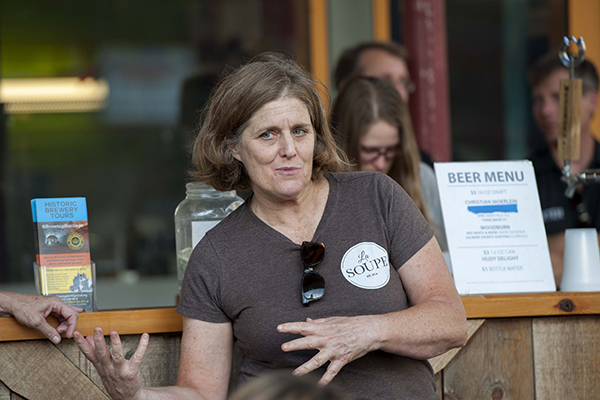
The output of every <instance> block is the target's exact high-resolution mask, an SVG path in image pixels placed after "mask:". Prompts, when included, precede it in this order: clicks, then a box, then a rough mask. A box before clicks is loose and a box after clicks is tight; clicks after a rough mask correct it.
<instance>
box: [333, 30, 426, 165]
mask: <svg viewBox="0 0 600 400" xmlns="http://www.w3.org/2000/svg"><path fill="white" fill-rule="evenodd" d="M407 59H408V52H407V51H406V48H405V47H404V46H402V45H400V44H397V43H394V42H364V43H361V44H359V45H357V46H355V47H352V48H349V49H347V50H345V51H344V52H343V53H342V55H341V56H340V58H339V59H338V62H337V66H336V68H335V87H336V89H337V90H338V92H339V91H340V90H341V89H342V88H343V87H344V85H345V84H346V82H348V81H349V80H350V79H352V78H355V77H357V76H368V77H372V78H379V79H383V80H386V81H388V82H390V83H391V84H392V85H394V87H395V88H396V90H397V91H398V93H400V96H401V97H402V100H404V101H405V102H407V103H408V100H409V98H410V94H411V93H414V91H415V84H414V83H413V81H412V80H411V79H410V72H409V71H408V64H407ZM420 152H421V159H422V160H423V162H425V163H426V164H428V165H429V166H430V167H432V168H433V160H432V159H431V157H430V156H429V154H427V153H426V152H424V151H423V150H420Z"/></svg>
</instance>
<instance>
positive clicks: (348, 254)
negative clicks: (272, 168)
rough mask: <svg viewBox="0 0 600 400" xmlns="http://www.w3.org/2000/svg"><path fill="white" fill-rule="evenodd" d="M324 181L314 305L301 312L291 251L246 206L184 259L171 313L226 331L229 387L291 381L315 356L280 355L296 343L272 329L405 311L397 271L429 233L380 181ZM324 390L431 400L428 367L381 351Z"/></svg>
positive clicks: (344, 176)
mask: <svg viewBox="0 0 600 400" xmlns="http://www.w3.org/2000/svg"><path fill="white" fill-rule="evenodd" d="M326 176H327V179H328V180H329V184H330V189H329V197H328V199H327V204H326V206H325V211H324V213H323V216H322V218H321V221H320V223H319V225H318V227H317V230H316V233H315V236H314V238H313V240H312V241H315V242H320V243H323V244H324V245H325V258H324V260H323V262H322V263H321V264H319V265H318V266H317V267H316V268H315V270H316V271H317V272H319V273H320V274H322V275H323V277H324V278H325V296H324V298H323V299H321V300H319V301H316V302H313V303H311V304H310V306H309V307H305V306H303V305H302V301H301V278H302V274H303V270H304V268H303V265H302V260H301V257H300V245H298V244H296V243H293V242H292V241H291V240H289V239H288V238H287V237H286V236H284V235H282V234H281V233H279V232H277V231H276V230H274V229H272V228H271V227H270V226H268V225H267V224H265V223H264V222H263V221H262V220H260V219H259V218H258V217H257V216H256V215H255V214H254V213H253V212H252V210H251V208H250V205H249V201H248V202H246V203H244V204H243V205H242V206H240V207H239V208H238V209H237V210H235V211H234V212H233V213H231V214H230V215H229V216H228V217H227V218H225V219H224V220H223V221H222V222H221V223H219V224H218V225H217V226H216V227H214V228H213V229H212V230H210V231H209V232H208V233H207V234H206V236H205V237H204V238H203V239H202V240H201V241H200V243H199V244H198V245H197V246H196V248H195V249H194V251H193V253H192V256H191V258H190V262H189V264H188V267H187V271H186V274H185V278H184V281H183V288H182V293H181V301H180V302H179V306H178V308H177V312H179V313H180V314H183V315H185V316H188V317H191V318H196V319H200V320H203V321H208V322H217V323H222V322H231V323H232V325H233V333H234V337H235V341H236V343H237V344H238V345H239V347H240V348H241V350H242V352H243V353H244V358H243V360H242V365H241V369H240V376H239V378H238V383H241V382H244V381H246V380H247V379H249V378H251V377H253V376H256V375H258V374H260V373H262V372H265V371H268V370H271V369H289V370H290V371H292V370H293V369H294V368H296V367H298V366H299V365H301V364H302V363H304V362H306V361H307V360H309V359H310V358H311V357H312V356H313V355H314V354H316V351H314V350H306V351H297V352H291V353H284V352H283V351H282V350H281V345H282V344H283V343H284V342H287V341H290V340H292V339H294V338H296V337H298V335H291V334H282V333H278V332H277V330H276V327H277V325H278V324H281V323H284V322H293V321H304V320H306V318H308V317H310V318H312V319H317V318H325V317H331V316H357V315H374V314H384V313H389V312H394V311H399V310H404V309H406V308H408V306H409V304H408V301H407V298H406V294H405V292H404V289H403V286H402V282H401V280H400V277H399V275H398V273H397V269H398V268H400V267H402V265H403V264H404V263H405V262H406V261H407V260H409V259H410V258H411V257H412V256H413V255H414V254H415V253H416V252H417V251H419V250H420V249H421V248H422V247H423V246H424V245H425V244H426V243H427V242H428V241H429V240H430V239H431V238H432V237H433V230H432V228H431V226H430V225H429V224H428V223H427V221H425V219H424V218H423V216H422V215H421V213H420V212H419V210H418V209H417V207H416V206H415V205H414V203H413V202H412V200H411V199H410V198H409V196H408V195H407V194H406V192H404V190H403V189H402V188H401V187H400V186H399V185H398V184H397V183H395V182H394V181H393V180H392V179H390V178H389V177H388V176H386V175H384V174H380V173H372V172H352V173H336V174H327V175H326ZM324 371H325V369H324V368H321V369H319V370H318V371H316V372H315V373H316V374H318V376H321V375H322V374H323V373H324ZM331 384H332V385H334V386H339V387H340V388H342V389H343V390H345V391H347V392H350V393H353V394H355V395H358V396H360V397H361V398H364V399H386V400H388V399H400V398H402V399H437V396H436V395H435V383H434V379H433V371H432V369H431V366H430V365H429V363H428V362H427V361H423V360H414V359H411V358H407V357H402V356H398V355H394V354H390V353H386V352H383V351H374V352H371V353H368V354H367V355H365V356H364V357H361V358H359V359H357V360H355V361H353V362H351V363H350V364H348V365H346V366H345V367H344V368H342V370H341V371H340V373H339V374H338V375H337V376H336V377H335V378H334V380H333V381H332V383H331Z"/></svg>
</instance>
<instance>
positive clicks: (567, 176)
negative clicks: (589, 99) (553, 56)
mask: <svg viewBox="0 0 600 400" xmlns="http://www.w3.org/2000/svg"><path fill="white" fill-rule="evenodd" d="M571 41H572V42H573V43H575V44H576V45H577V50H578V53H577V55H573V54H569V52H568V50H569V45H570V42H571ZM559 57H560V61H561V62H562V64H563V65H564V66H565V67H567V68H569V71H570V79H561V81H560V100H559V110H560V115H559V118H558V125H559V138H558V155H559V157H560V158H561V159H562V160H564V163H565V165H564V167H563V169H562V180H563V182H566V183H567V190H565V196H567V197H568V198H572V197H573V195H574V194H575V189H577V185H579V184H580V183H587V182H600V170H599V169H588V170H585V171H583V172H581V173H579V174H574V173H573V170H572V168H571V160H579V150H580V135H581V114H580V112H581V111H580V110H581V93H582V80H581V79H575V68H576V67H578V66H579V65H580V64H581V63H582V62H583V60H584V57H585V43H584V41H583V38H582V37H580V38H579V39H575V37H574V36H572V37H571V38H570V39H569V38H568V37H566V36H565V37H564V38H563V44H562V46H561V50H560V52H559Z"/></svg>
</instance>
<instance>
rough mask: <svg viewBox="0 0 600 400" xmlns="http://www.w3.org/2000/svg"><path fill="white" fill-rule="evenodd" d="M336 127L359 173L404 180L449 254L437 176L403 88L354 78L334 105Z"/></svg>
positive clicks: (333, 116)
mask: <svg viewBox="0 0 600 400" xmlns="http://www.w3.org/2000/svg"><path fill="white" fill-rule="evenodd" d="M331 126H332V128H333V131H334V132H333V133H334V135H335V137H336V140H337V141H338V143H339V145H340V146H341V147H342V148H343V149H344V151H345V152H346V154H347V155H348V158H349V159H350V161H351V162H352V163H353V164H354V169H356V170H357V171H378V172H382V173H384V174H387V175H389V176H390V177H391V178H392V179H394V180H395V181H396V182H398V183H399V184H400V186H402V188H404V190H406V192H407V193H408V195H409V196H410V198H411V199H412V200H413V201H414V202H415V204H416V205H417V207H419V210H420V211H421V213H422V214H423V216H424V217H425V218H426V219H427V221H428V222H429V223H430V224H431V225H432V226H433V228H434V229H435V232H436V237H437V239H438V242H439V244H440V247H441V248H442V250H447V248H448V245H447V243H446V235H445V231H444V220H443V218H442V209H441V204H440V197H439V193H438V189H437V182H436V179H435V173H434V172H433V169H432V168H431V167H430V166H428V165H427V164H425V163H424V162H422V161H421V156H420V155H419V148H418V146H417V141H416V139H415V135H414V131H413V128H412V123H411V120H410V114H409V111H408V106H407V104H406V102H404V101H403V100H402V98H401V97H400V95H399V94H398V92H397V90H395V88H394V87H393V86H392V85H391V84H390V83H388V82H386V81H384V80H381V79H377V78H370V77H358V78H354V79H352V80H350V81H349V82H347V83H346V85H344V88H343V89H342V91H341V92H340V93H339V95H338V97H337V98H336V101H335V103H334V105H333V109H332V112H331Z"/></svg>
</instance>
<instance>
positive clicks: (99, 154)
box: [0, 0, 308, 282]
mask: <svg viewBox="0 0 600 400" xmlns="http://www.w3.org/2000/svg"><path fill="white" fill-rule="evenodd" d="M307 32H308V29H307V1H306V0H253V1H248V0H226V1H212V0H197V1H170V2H164V1H162V0H150V1H142V0H132V1H126V2H123V1H117V0H88V1H85V2H75V3H74V2H46V1H42V0H35V1H33V2H31V1H30V2H22V1H20V0H5V1H3V2H2V3H1V4H0V49H1V51H2V54H1V57H0V68H1V74H0V76H1V77H2V79H3V80H2V81H1V89H0V96H1V101H2V102H4V103H6V104H5V107H4V111H5V118H4V121H5V122H4V129H3V130H2V129H0V132H3V133H0V139H2V140H0V144H2V143H4V144H5V145H3V146H0V165H2V166H5V168H0V172H1V173H2V177H1V181H0V182H2V191H0V196H2V198H0V213H1V215H0V229H2V231H3V232H5V233H6V234H5V236H4V240H1V241H0V261H1V262H2V265H1V267H0V282H17V281H31V282H33V270H32V263H33V260H34V258H35V248H34V241H33V234H32V232H33V228H32V218H31V210H30V206H29V201H30V200H31V199H32V198H45V197H73V196H83V197H86V198H87V202H88V213H89V221H90V222H89V223H90V240H91V254H92V258H93V260H94V261H95V262H96V265H97V273H98V276H99V277H103V276H109V275H116V274H119V273H120V272H122V271H126V270H135V271H138V272H139V273H141V274H174V273H175V261H176V260H175V244H174V241H175V234H174V221H173V212H174V210H175V207H176V206H177V204H178V203H179V201H181V200H182V199H183V198H184V195H185V182H186V180H187V176H186V170H187V169H188V168H189V153H188V148H189V142H190V139H191V137H192V136H193V130H194V128H195V126H196V125H197V122H198V117H199V110H200V109H201V107H202V105H203V104H204V102H205V101H206V99H207V97H208V96H209V93H210V90H211V87H212V85H213V84H214V82H215V81H216V80H217V79H218V77H219V75H220V74H222V73H223V71H224V70H225V69H226V68H232V67H235V66H237V65H239V64H241V63H242V62H243V61H245V60H247V59H248V58H249V57H252V56H253V55H255V54H257V53H260V52H263V51H266V50H282V51H285V52H288V53H290V54H292V55H294V57H295V58H296V59H297V60H298V61H300V62H301V63H303V64H304V65H307V66H308V59H307V57H308V48H307V46H308V39H307V34H308V33H307ZM61 85H62V86H61ZM52 90H54V92H52ZM69 91H70V94H67V92H69ZM26 92H27V93H29V94H27V93H26ZM18 93H20V95H21V96H22V97H21V98H19V97H18V96H19V94H18ZM49 93H50V94H49ZM61 93H62V94H61ZM23 96H24V97H23ZM27 96H29V97H27ZM61 96H62V97H61ZM65 96H66V97H65ZM0 238H2V236H0Z"/></svg>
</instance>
